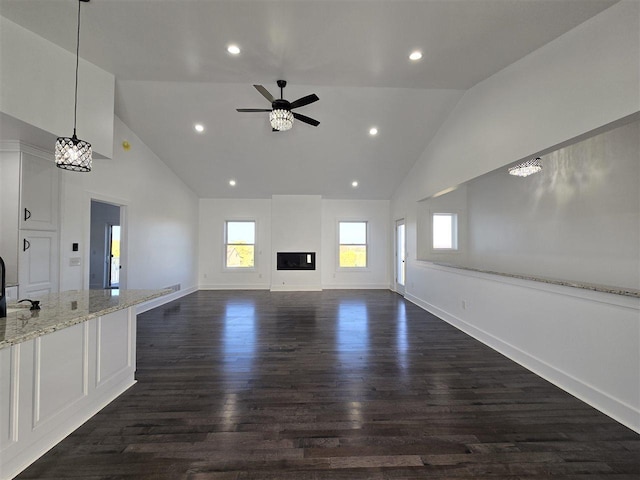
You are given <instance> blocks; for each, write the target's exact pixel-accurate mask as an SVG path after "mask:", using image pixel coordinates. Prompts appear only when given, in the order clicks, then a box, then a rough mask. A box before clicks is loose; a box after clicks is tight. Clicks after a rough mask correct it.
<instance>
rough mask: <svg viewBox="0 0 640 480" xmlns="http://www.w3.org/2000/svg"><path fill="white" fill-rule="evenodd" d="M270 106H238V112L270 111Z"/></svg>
mask: <svg viewBox="0 0 640 480" xmlns="http://www.w3.org/2000/svg"><path fill="white" fill-rule="evenodd" d="M270 111H271V109H270V108H236V112H270Z"/></svg>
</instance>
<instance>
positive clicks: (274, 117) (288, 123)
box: [269, 108, 293, 132]
mask: <svg viewBox="0 0 640 480" xmlns="http://www.w3.org/2000/svg"><path fill="white" fill-rule="evenodd" d="M269 121H270V122H271V128H273V129H275V130H278V131H280V132H285V131H287V130H291V127H293V113H291V110H284V109H280V108H278V109H276V110H271V113H270V114H269Z"/></svg>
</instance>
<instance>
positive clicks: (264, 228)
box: [199, 195, 391, 290]
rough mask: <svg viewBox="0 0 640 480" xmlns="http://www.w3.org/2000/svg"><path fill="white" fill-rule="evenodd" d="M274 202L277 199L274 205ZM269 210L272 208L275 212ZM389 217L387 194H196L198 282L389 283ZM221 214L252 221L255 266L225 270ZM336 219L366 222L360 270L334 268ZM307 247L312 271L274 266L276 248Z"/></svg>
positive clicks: (258, 285) (248, 285)
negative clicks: (364, 262) (365, 257)
mask: <svg viewBox="0 0 640 480" xmlns="http://www.w3.org/2000/svg"><path fill="white" fill-rule="evenodd" d="M274 203H276V204H277V205H276V206H275V207H274ZM274 210H276V211H277V213H276V214H275V215H274ZM388 219H389V202H388V201H386V200H371V201H361V200H325V199H320V197H318V196H316V195H309V196H295V195H294V196H289V195H284V196H283V195H280V196H274V198H273V199H237V200H232V199H210V198H209V199H201V200H200V242H199V243H200V250H199V265H200V271H199V281H200V288H202V289H271V288H273V289H274V290H278V289H279V290H283V289H284V290H287V289H292V290H293V289H295V290H305V289H307V290H308V289H319V288H389V262H390V250H391V248H390V246H389V242H390V237H389V236H390V227H389V225H388ZM226 220H255V221H256V228H257V232H256V250H257V252H256V268H255V269H253V270H251V271H234V270H225V268H224V263H223V259H224V223H225V221H226ZM340 220H364V221H367V222H368V223H369V233H370V242H371V243H370V252H369V253H370V255H369V268H367V269H366V270H364V271H358V272H344V271H339V270H338V269H337V256H338V251H337V242H338V237H337V232H336V228H337V222H338V221H340ZM274 232H275V233H274ZM307 250H308V251H315V252H316V271H315V272H309V271H301V272H292V271H286V272H285V271H277V270H276V253H277V252H278V251H307ZM309 274H311V275H309ZM334 275H335V276H334ZM283 281H284V282H285V285H284V286H282V282H283Z"/></svg>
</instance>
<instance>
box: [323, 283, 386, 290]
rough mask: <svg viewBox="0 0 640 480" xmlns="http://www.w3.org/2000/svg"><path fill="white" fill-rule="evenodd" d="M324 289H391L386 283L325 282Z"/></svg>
mask: <svg viewBox="0 0 640 480" xmlns="http://www.w3.org/2000/svg"><path fill="white" fill-rule="evenodd" d="M322 288H323V289H324V290H391V287H390V286H389V284H386V283H344V284H340V283H325V284H323V285H322Z"/></svg>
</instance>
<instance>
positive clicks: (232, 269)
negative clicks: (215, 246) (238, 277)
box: [222, 218, 258, 273]
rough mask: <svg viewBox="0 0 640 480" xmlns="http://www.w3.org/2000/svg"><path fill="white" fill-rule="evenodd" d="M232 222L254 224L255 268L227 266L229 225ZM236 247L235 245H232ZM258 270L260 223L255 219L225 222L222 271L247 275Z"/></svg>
mask: <svg viewBox="0 0 640 480" xmlns="http://www.w3.org/2000/svg"><path fill="white" fill-rule="evenodd" d="M229 222H231V223H233V222H253V228H254V231H253V237H254V243H253V267H228V266H227V224H228V223H229ZM230 245H234V244H230ZM257 270H258V221H257V220H255V219H253V218H230V219H227V220H225V221H224V225H223V227H222V271H223V272H225V273H236V272H237V273H243V272H244V273H246V272H255V271H257Z"/></svg>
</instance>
